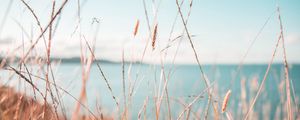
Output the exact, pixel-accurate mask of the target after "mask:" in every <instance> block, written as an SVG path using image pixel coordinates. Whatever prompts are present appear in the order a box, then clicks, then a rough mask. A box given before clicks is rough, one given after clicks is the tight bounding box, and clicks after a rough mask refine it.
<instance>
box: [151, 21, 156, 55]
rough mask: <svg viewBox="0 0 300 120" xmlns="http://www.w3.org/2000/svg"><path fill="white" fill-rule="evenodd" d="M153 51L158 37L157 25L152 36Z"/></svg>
mask: <svg viewBox="0 0 300 120" xmlns="http://www.w3.org/2000/svg"><path fill="white" fill-rule="evenodd" d="M152 35H153V36H152V50H154V49H155V41H156V36H157V24H156V25H155V27H154V30H153V34H152Z"/></svg>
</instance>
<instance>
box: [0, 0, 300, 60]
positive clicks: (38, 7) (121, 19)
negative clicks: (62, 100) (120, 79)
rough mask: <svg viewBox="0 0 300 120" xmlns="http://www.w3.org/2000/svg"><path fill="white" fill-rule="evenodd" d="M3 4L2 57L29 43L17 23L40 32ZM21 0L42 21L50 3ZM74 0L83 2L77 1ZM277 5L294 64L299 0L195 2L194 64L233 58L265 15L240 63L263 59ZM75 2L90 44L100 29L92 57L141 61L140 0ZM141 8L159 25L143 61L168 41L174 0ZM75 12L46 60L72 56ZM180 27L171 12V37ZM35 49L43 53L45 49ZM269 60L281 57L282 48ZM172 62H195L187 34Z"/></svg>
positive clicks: (66, 15)
mask: <svg viewBox="0 0 300 120" xmlns="http://www.w3.org/2000/svg"><path fill="white" fill-rule="evenodd" d="M9 1H10V0H2V1H1V2H2V3H1V4H0V20H1V22H3V20H5V19H6V21H5V24H4V27H3V28H2V29H3V30H2V33H1V34H0V52H1V53H2V54H5V53H7V52H12V50H13V48H14V47H16V46H18V45H20V44H21V43H22V39H23V40H24V41H25V42H27V43H28V42H29V41H30V39H28V38H26V37H24V33H22V30H21V29H20V27H19V26H18V25H17V22H18V23H20V24H21V25H22V26H23V28H24V29H25V31H27V32H28V33H31V31H32V33H33V38H36V37H37V36H38V34H39V29H38V27H37V25H36V22H35V20H34V19H33V16H32V15H31V14H30V13H29V11H28V10H27V9H26V8H25V6H24V5H23V4H22V3H21V2H20V1H19V0H14V1H13V3H12V7H11V10H10V12H9V13H8V16H7V17H6V18H5V19H4V13H5V10H6V9H7V7H8V3H9ZM26 2H28V3H29V5H31V6H32V8H33V9H34V11H35V12H36V14H37V15H38V17H39V19H40V20H41V23H42V25H43V26H45V25H46V24H47V21H48V20H49V14H50V12H51V0H43V1H41V0H30V1H28V0H27V1H26ZM61 2H62V1H59V2H58V3H57V6H56V8H58V6H60V3H61ZM81 2H82V3H83V2H84V0H81ZM188 3H189V1H188V0H187V1H186V2H185V4H184V5H183V8H182V11H183V13H184V15H185V16H186V13H187V12H188V9H189V7H188ZM277 5H279V6H280V9H281V15H282V20H283V26H284V34H285V40H286V48H287V57H288V61H290V62H293V63H295V62H297V63H299V62H300V53H299V52H298V51H300V22H299V21H300V1H298V0H289V1H283V0H281V1H275V0H264V1H262V0H252V1H240V0H228V1H211V0H194V1H193V7H192V12H191V16H190V19H189V23H188V29H189V31H190V33H191V34H193V35H196V37H193V41H194V44H195V47H196V50H197V52H198V55H199V57H200V61H201V62H203V63H238V62H240V61H241V59H242V56H243V55H244V54H245V52H246V50H247V48H248V47H249V46H250V43H251V41H252V40H253V39H254V38H255V36H256V34H257V33H258V32H259V30H260V28H261V27H262V26H263V24H264V23H265V21H266V20H267V18H268V17H269V16H271V18H270V20H269V22H268V23H267V25H266V26H265V28H264V29H263V31H262V33H261V34H260V36H259V37H258V39H257V40H256V42H255V44H254V46H253V47H252V48H251V51H250V52H249V55H248V56H247V58H246V60H245V62H246V63H266V62H268V61H269V60H270V58H271V55H272V51H273V49H274V47H275V44H276V41H277V40H276V39H277V37H278V34H279V32H280V30H279V22H278V19H277V13H274V11H275V10H276V7H277ZM81 7H82V8H81V31H82V34H83V35H85V36H86V37H87V39H88V40H89V41H92V38H93V36H94V31H95V27H96V25H95V24H93V25H92V24H91V23H92V20H93V18H99V19H101V23H100V31H99V33H98V34H97V36H98V39H97V42H96V43H95V45H96V56H97V57H98V58H100V59H109V60H114V61H119V60H120V58H121V52H122V46H124V47H125V55H126V60H128V61H136V60H140V59H141V55H142V51H143V48H144V46H145V44H146V41H147V38H148V36H149V32H148V29H147V23H146V17H145V14H144V7H143V1H142V0H130V1H125V0H87V1H86V3H84V4H83V6H81ZM146 7H147V10H148V12H149V19H150V25H151V26H152V27H153V25H154V23H158V38H157V48H156V50H154V51H152V50H151V47H150V46H149V47H148V48H149V49H147V52H146V55H145V56H146V57H145V62H154V63H156V62H159V60H160V54H161V53H160V50H161V49H163V48H165V46H166V45H167V44H168V37H169V35H170V34H169V33H170V30H171V26H172V24H173V21H174V20H175V17H176V13H177V7H176V3H175V0H160V1H159V0H156V1H155V2H154V3H153V2H152V0H146ZM156 8H157V9H158V11H157V12H156V11H155V9H156ZM155 13H157V18H155V17H154V16H155ZM76 15H77V2H76V0H73V1H69V3H67V6H66V8H65V9H64V11H63V13H62V16H61V19H60V22H59V27H58V28H57V31H56V33H55V36H54V38H53V48H52V56H53V57H74V56H79V54H80V49H79V46H80V41H79V38H78V35H73V36H72V33H73V32H74V30H75V28H76V26H77V23H78V19H77V17H76ZM136 20H140V28H139V32H138V35H137V36H136V37H135V38H134V37H133V35H132V32H133V29H134V24H135V22H136ZM15 21H17V22H15ZM182 31H183V26H182V22H181V19H179V17H178V19H177V23H176V26H175V29H174V34H173V35H172V36H171V38H175V37H177V36H178V35H180V34H181V33H182ZM77 33H78V31H77V32H76V34H77ZM22 36H23V37H22ZM41 41H42V40H41ZM177 44H178V41H176V42H175V44H174V45H173V46H171V47H170V48H169V50H168V56H167V57H166V59H165V61H166V62H170V61H171V59H172V58H173V55H174V54H175V51H176V46H177ZM37 49H41V51H43V50H44V49H45V48H44V47H43V43H42V42H40V44H39V46H38V47H37ZM39 54H41V55H43V54H44V53H43V52H41V53H39ZM275 61H276V62H281V61H282V51H281V48H280V50H279V52H278V54H277V57H276V60H275ZM176 63H195V59H194V56H193V52H192V49H191V48H190V45H189V43H188V40H187V38H186V37H184V39H183V40H182V42H181V45H180V47H179V51H178V56H177V58H176Z"/></svg>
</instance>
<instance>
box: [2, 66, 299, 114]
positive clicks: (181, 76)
mask: <svg viewBox="0 0 300 120" xmlns="http://www.w3.org/2000/svg"><path fill="white" fill-rule="evenodd" d="M100 65H101V67H102V70H103V72H104V74H105V76H106V78H107V79H108V82H109V84H110V85H111V88H112V91H113V94H114V95H115V96H116V97H117V101H118V102H119V104H120V107H121V110H122V109H123V102H124V98H123V88H122V65H121V64H117V63H103V64H100ZM289 67H290V69H289V72H290V74H289V76H290V79H291V81H292V82H293V90H294V92H295V96H292V97H295V98H297V99H298V98H299V96H300V86H299V84H300V80H299V78H300V74H299V73H300V65H299V64H292V65H290V66H289ZM129 68H130V69H129ZM237 68H238V66H237V65H204V66H203V69H204V72H205V74H206V77H207V78H208V79H209V81H210V84H212V85H213V88H214V89H213V91H214V93H215V96H214V98H213V99H214V101H216V102H219V103H220V104H221V102H222V100H223V97H224V96H225V94H226V92H227V91H228V90H231V91H232V95H231V97H230V103H229V106H228V110H229V111H230V112H231V113H232V115H233V116H234V117H235V118H240V117H242V116H241V115H242V113H241V90H242V89H241V79H244V80H245V81H246V94H247V98H246V101H247V102H248V104H249V102H250V100H251V99H252V98H253V97H254V94H255V93H256V89H255V88H253V87H251V85H252V86H253V85H255V84H253V83H256V82H255V81H254V80H253V79H255V78H257V84H260V83H261V80H262V78H263V76H264V74H265V71H266V69H267V65H266V64H255V65H243V67H242V69H241V70H240V71H239V72H237ZM164 69H165V76H166V80H168V86H167V87H168V94H169V98H170V106H171V112H172V117H173V118H176V117H177V116H178V114H179V113H180V112H182V110H183V107H182V105H181V104H179V102H178V101H184V102H185V103H186V104H188V103H190V102H191V101H192V100H193V99H194V98H195V97H194V96H197V95H198V94H199V93H201V92H202V91H203V90H204V89H205V83H204V80H203V79H202V76H201V74H200V70H199V68H198V66H196V65H165V66H164ZM128 72H129V73H128ZM237 73H238V74H237ZM2 74H4V73H2ZM4 76H6V75H4ZM54 76H55V79H56V81H57V84H58V85H59V86H61V87H63V88H64V89H66V90H67V91H69V92H70V93H71V94H72V95H74V96H75V97H77V98H78V96H79V94H80V90H81V85H82V84H81V83H82V80H81V66H80V64H79V63H62V64H60V65H59V66H57V67H54ZM89 77H90V78H89V80H88V81H87V104H88V106H89V108H90V109H91V110H93V111H96V109H97V106H101V108H102V110H103V111H104V113H107V114H113V113H114V114H113V115H117V113H116V108H117V107H116V104H115V102H114V100H113V99H112V95H111V94H110V91H109V89H108V87H107V85H106V83H105V81H104V79H103V77H102V76H101V74H100V71H99V70H98V68H97V66H96V65H95V64H94V65H93V66H92V68H91V73H90V76H89ZM2 78H3V77H2ZM129 78H130V79H129ZM162 78H164V77H163V76H162V73H161V66H160V65H147V64H132V65H131V67H130V64H125V84H126V90H125V92H126V97H127V99H126V100H127V103H128V97H129V96H130V95H129V94H131V93H132V98H131V104H130V106H129V112H130V115H131V118H132V119H137V116H138V112H139V111H140V109H141V108H142V107H143V103H144V101H145V100H146V98H147V97H148V98H149V99H148V100H149V101H148V104H147V108H146V110H147V112H146V115H147V117H150V118H151V116H152V117H154V116H155V105H154V103H155V98H156V96H158V94H160V95H161V94H162V93H163V92H162V90H163V86H164V79H162ZM282 80H284V72H283V65H282V64H273V65H272V67H271V70H270V73H269V75H268V78H267V80H266V83H265V87H264V89H263V92H262V94H261V95H260V96H259V98H258V101H257V104H256V105H255V108H254V110H256V111H257V112H258V113H259V115H260V116H261V117H262V116H264V115H265V114H266V113H264V110H265V108H263V106H264V105H265V104H266V103H268V104H270V105H271V106H270V107H271V108H270V110H269V112H270V115H269V116H270V118H271V119H272V118H274V115H275V112H276V108H277V107H278V106H279V107H281V108H282V110H281V114H283V111H284V109H285V108H284V107H283V105H282V103H281V102H280V97H283V98H285V95H283V94H281V93H280V90H279V89H278V87H279V84H280V82H281V81H282ZM130 84H131V86H134V89H133V90H132V91H131V89H130V87H129V86H130ZM40 86H43V85H42V84H41V85H40ZM158 90H160V91H158ZM283 93H284V92H283ZM62 95H63V97H62V98H63V101H64V103H65V107H66V109H67V110H68V111H69V112H68V114H69V113H71V111H72V110H73V109H74V106H75V100H74V99H73V98H71V97H70V96H68V95H67V94H62ZM292 95H294V94H292ZM96 101H97V102H96ZM206 104H207V94H206V93H205V94H204V95H203V97H202V98H200V99H199V100H198V101H197V102H196V103H195V104H194V105H193V107H192V110H193V111H194V112H196V113H197V114H198V115H199V116H203V114H204V112H203V111H204V110H205V107H206ZM161 106H162V110H161V114H162V115H161V116H162V118H164V117H163V116H167V104H166V102H165V101H164V102H163V104H162V105H161ZM297 106H299V104H297ZM210 113H213V109H212V108H211V109H210Z"/></svg>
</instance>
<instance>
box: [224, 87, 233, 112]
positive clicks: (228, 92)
mask: <svg viewBox="0 0 300 120" xmlns="http://www.w3.org/2000/svg"><path fill="white" fill-rule="evenodd" d="M230 95H231V90H228V91H227V93H226V95H225V97H224V99H223V104H222V112H225V111H226V108H227V104H228V102H229V98H230Z"/></svg>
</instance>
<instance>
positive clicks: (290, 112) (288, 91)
mask: <svg viewBox="0 0 300 120" xmlns="http://www.w3.org/2000/svg"><path fill="white" fill-rule="evenodd" d="M277 12H278V20H279V24H280V35H281V36H282V37H281V43H282V44H281V45H282V49H283V59H284V73H285V85H286V86H285V88H286V98H287V108H286V109H287V112H288V120H292V119H294V116H293V110H292V109H293V108H292V104H291V88H290V79H289V67H288V63H287V58H286V49H285V45H284V35H283V25H282V20H281V16H280V10H279V6H277Z"/></svg>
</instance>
